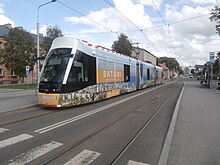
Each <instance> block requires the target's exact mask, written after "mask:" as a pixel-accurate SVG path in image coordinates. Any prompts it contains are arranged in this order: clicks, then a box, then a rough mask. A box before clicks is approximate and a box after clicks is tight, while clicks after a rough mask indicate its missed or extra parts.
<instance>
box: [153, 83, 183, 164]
mask: <svg viewBox="0 0 220 165" xmlns="http://www.w3.org/2000/svg"><path fill="white" fill-rule="evenodd" d="M185 86H186V83H184V86H183V88H182V90H181V93H180V95H179V98H178V100H177V103H176V106H175V109H174V112H173V116H172V119H171V122H170V126H169V129H168V132H167V135H166V139H165V142H164V145H163V148H162V151H161V154H160V158H159V162H158V164H157V165H164V164H167V161H168V158H169V152H170V148H171V144H172V140H173V135H174V130H175V125H176V121H177V117H178V113H179V109H180V103H181V100H182V97H183V92H184V89H185Z"/></svg>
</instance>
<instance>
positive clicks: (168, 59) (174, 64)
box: [159, 57, 182, 71]
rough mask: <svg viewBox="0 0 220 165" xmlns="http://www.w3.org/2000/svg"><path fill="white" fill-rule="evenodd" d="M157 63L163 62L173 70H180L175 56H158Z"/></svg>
mask: <svg viewBox="0 0 220 165" xmlns="http://www.w3.org/2000/svg"><path fill="white" fill-rule="evenodd" d="M159 63H165V64H166V66H167V67H168V68H169V69H171V70H173V71H181V70H182V69H180V66H179V63H178V61H177V60H176V59H175V58H171V57H160V58H159Z"/></svg>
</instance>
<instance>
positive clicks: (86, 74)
mask: <svg viewBox="0 0 220 165" xmlns="http://www.w3.org/2000/svg"><path fill="white" fill-rule="evenodd" d="M95 68H96V62H95V58H94V57H91V56H88V55H86V54H85V53H83V52H80V51H77V53H76V57H75V59H74V62H73V65H72V68H71V70H70V74H69V78H68V80H67V82H68V83H89V84H94V83H95V80H96V73H95Z"/></svg>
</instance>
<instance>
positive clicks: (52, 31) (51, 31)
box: [41, 26, 63, 53]
mask: <svg viewBox="0 0 220 165" xmlns="http://www.w3.org/2000/svg"><path fill="white" fill-rule="evenodd" d="M62 36H63V34H62V31H61V30H60V29H59V27H58V26H54V27H52V26H48V27H47V33H46V37H44V41H43V42H42V45H41V48H42V49H43V50H44V51H45V52H46V53H47V52H48V51H49V49H50V46H51V44H52V42H53V40H54V39H55V38H57V37H62Z"/></svg>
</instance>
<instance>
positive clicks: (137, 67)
mask: <svg viewBox="0 0 220 165" xmlns="http://www.w3.org/2000/svg"><path fill="white" fill-rule="evenodd" d="M136 89H140V69H139V62H137V64H136Z"/></svg>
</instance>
